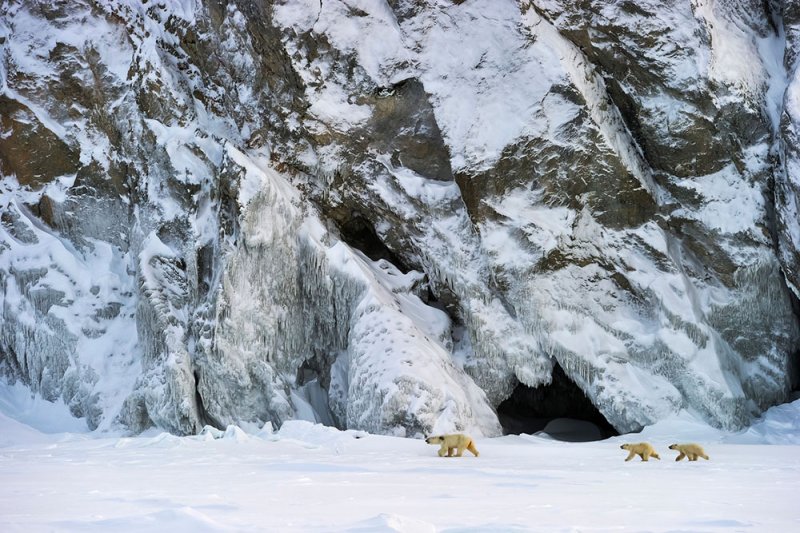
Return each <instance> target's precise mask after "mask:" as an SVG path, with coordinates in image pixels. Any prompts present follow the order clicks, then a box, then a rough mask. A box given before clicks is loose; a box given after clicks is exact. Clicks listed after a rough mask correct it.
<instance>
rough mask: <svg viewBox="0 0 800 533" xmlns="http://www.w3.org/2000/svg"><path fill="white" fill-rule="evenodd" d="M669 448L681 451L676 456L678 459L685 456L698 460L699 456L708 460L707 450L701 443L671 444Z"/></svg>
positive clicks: (691, 459)
mask: <svg viewBox="0 0 800 533" xmlns="http://www.w3.org/2000/svg"><path fill="white" fill-rule="evenodd" d="M669 449H670V450H676V451H678V452H680V453H679V454H678V457H676V458H675V460H676V461H680V460H681V459H683V458H684V457H688V458H689V460H690V461H697V458H698V457H702V458H703V459H705V460H706V461H708V455H706V451H705V450H704V449H703V447H702V446H700V445H699V444H694V443H688V444H670V445H669Z"/></svg>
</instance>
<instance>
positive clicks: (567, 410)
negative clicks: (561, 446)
mask: <svg viewBox="0 0 800 533" xmlns="http://www.w3.org/2000/svg"><path fill="white" fill-rule="evenodd" d="M497 415H498V418H499V419H500V424H501V425H502V426H503V432H504V433H505V434H506V435H519V434H522V433H526V434H533V433H537V432H540V431H542V432H545V433H547V434H548V435H550V436H551V437H552V438H554V439H556V440H562V441H569V442H587V441H593V440H603V439H607V438H609V437H613V436H616V435H619V433H618V432H617V431H616V430H615V429H614V427H613V426H612V425H611V424H610V423H609V422H608V420H606V418H605V417H604V416H603V415H602V414H601V413H600V411H598V410H597V407H595V406H594V404H592V402H591V401H590V400H589V398H588V397H587V396H586V394H585V393H584V392H583V391H582V390H581V389H580V388H579V387H578V386H577V385H576V384H575V383H574V382H573V381H572V380H571V379H570V378H569V377H568V376H567V374H566V373H565V372H564V370H563V369H562V368H561V366H560V365H558V364H556V365H555V367H554V368H553V381H552V382H551V383H550V384H549V385H543V386H540V387H528V386H526V385H523V384H522V383H520V384H519V385H517V387H516V388H515V389H514V392H512V393H511V396H509V397H508V398H507V399H506V400H505V401H503V403H501V404H500V405H499V406H498V408H497Z"/></svg>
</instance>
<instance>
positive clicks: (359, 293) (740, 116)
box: [0, 0, 800, 436]
mask: <svg viewBox="0 0 800 533" xmlns="http://www.w3.org/2000/svg"><path fill="white" fill-rule="evenodd" d="M2 9H3V13H4V15H3V17H2V19H0V90H1V92H0V128H1V130H0V172H2V181H1V182H0V209H1V210H2V217H0V222H1V223H2V224H1V225H0V284H2V288H3V290H2V291H0V313H2V321H1V322H0V372H2V374H3V376H4V379H5V380H6V381H7V382H9V383H13V382H15V381H20V382H22V383H24V384H25V385H26V386H28V387H30V388H31V389H32V390H33V391H35V392H36V393H37V394H39V395H41V396H42V397H43V398H45V399H48V400H57V399H62V400H63V401H64V403H65V404H66V405H67V406H68V407H69V409H70V411H71V412H72V413H73V414H74V415H76V416H83V417H85V419H86V421H87V423H88V424H89V426H90V427H91V428H96V427H100V428H103V429H108V428H112V427H115V426H122V427H124V428H127V429H129V430H130V431H133V432H139V431H142V430H144V429H146V428H148V427H150V426H157V427H159V428H163V429H166V430H169V431H171V432H174V433H178V434H191V433H196V432H198V431H199V430H200V429H201V428H202V427H203V426H204V425H205V424H212V425H214V426H217V427H220V428H221V427H225V426H226V425H228V424H230V423H236V424H241V425H245V426H247V424H255V425H256V426H258V427H260V426H261V425H263V423H264V422H266V421H271V422H273V423H275V424H276V425H277V424H281V423H282V422H284V421H286V420H288V419H292V418H304V419H307V420H311V421H318V422H324V423H326V424H329V425H335V426H338V427H340V428H350V429H359V430H368V431H371V432H375V433H386V434H396V435H407V436H413V435H416V434H422V433H427V432H431V431H437V432H438V431H451V430H455V429H459V430H461V429H464V430H469V431H471V432H472V433H474V434H482V435H486V436H490V435H496V434H499V433H500V432H501V431H502V429H501V427H500V423H499V421H498V418H497V415H496V413H495V411H496V409H497V407H498V406H499V405H500V404H501V402H503V401H504V400H506V399H507V398H509V397H510V396H512V395H513V394H515V391H516V390H521V389H523V388H525V387H528V388H534V389H536V388H545V387H548V385H549V383H550V382H551V380H552V379H553V376H554V375H556V374H555V373H554V369H555V368H556V366H558V367H560V368H561V369H563V374H564V375H566V376H567V378H568V379H569V380H571V381H572V382H574V384H576V385H577V387H578V388H579V389H580V391H582V392H583V393H584V394H585V395H586V396H587V397H588V399H589V400H590V401H591V403H592V404H593V405H594V406H595V407H596V408H597V410H598V411H599V413H600V414H601V415H602V416H603V417H605V419H607V420H608V421H609V422H610V423H611V424H612V425H613V426H614V427H615V428H616V429H617V430H619V431H628V430H635V429H640V428H641V427H643V426H647V425H650V424H653V423H655V422H657V421H659V420H664V419H668V418H670V417H673V416H675V415H677V414H679V413H682V412H687V411H688V412H690V413H693V414H695V415H697V416H699V417H700V418H701V419H702V420H704V421H705V422H706V423H708V424H711V425H713V426H716V427H722V428H729V429H730V428H739V427H742V426H744V425H746V424H748V423H749V422H750V421H751V420H752V419H753V417H754V416H756V415H758V414H759V413H760V412H762V411H763V410H764V409H766V408H767V407H769V406H770V405H773V404H776V403H779V402H781V401H784V400H785V399H786V398H787V394H788V392H789V390H790V388H791V385H792V379H793V375H794V374H795V373H796V361H793V360H792V358H793V357H796V353H797V351H798V338H799V337H800V333H798V322H797V317H796V315H795V313H794V310H793V305H794V306H795V308H796V303H797V300H796V298H797V294H798V290H797V287H798V281H797V271H798V259H797V258H798V250H800V237H799V236H798V235H800V229H799V227H798V222H797V221H798V217H797V204H798V199H797V198H798V187H797V183H798V172H800V171H799V170H798V169H800V165H799V164H798V154H796V153H795V151H796V150H795V148H796V146H797V145H798V143H797V142H796V141H797V139H796V137H797V135H796V133H797V128H798V124H800V118H798V117H800V112H798V109H800V106H798V104H797V102H796V100H798V98H797V95H796V94H795V93H797V92H798V90H800V89H798V82H797V80H796V78H797V68H796V65H797V53H796V50H797V31H798V30H797V26H798V12H797V9H796V8H795V7H793V6H791V5H789V6H786V7H785V8H782V7H781V6H780V5H779V4H778V3H760V2H726V1H723V0H717V1H700V0H692V1H686V2H678V3H673V4H670V5H668V6H665V5H664V4H663V2H657V1H643V2H636V3H635V5H634V4H633V3H630V2H621V3H585V5H584V4H580V5H578V4H575V3H574V2H561V1H560V0H520V1H518V2H515V1H513V0H491V1H489V0H466V1H451V0H434V1H430V2H416V1H412V0H392V1H388V0H387V1H384V0H347V1H343V0H324V1H321V2H320V1H318V0H308V1H306V0H283V1H275V2H259V3H254V2H248V1H244V0H243V1H230V2H202V1H200V0H183V1H181V2H167V1H150V2H147V3H141V2H137V1H135V0H108V1H102V2H100V1H95V0H76V1H74V2H69V3H63V4H62V3H52V2H46V1H38V0H26V1H18V2H5V3H3V4H2ZM559 375H561V374H559Z"/></svg>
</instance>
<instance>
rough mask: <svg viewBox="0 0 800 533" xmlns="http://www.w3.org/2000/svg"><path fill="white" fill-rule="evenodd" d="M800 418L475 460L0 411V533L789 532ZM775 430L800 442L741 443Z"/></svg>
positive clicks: (383, 445)
mask: <svg viewBox="0 0 800 533" xmlns="http://www.w3.org/2000/svg"><path fill="white" fill-rule="evenodd" d="M3 399H4V401H3V403H2V408H3V410H7V409H8V408H9V407H16V408H18V407H19V406H20V405H19V402H17V403H16V404H14V402H10V401H8V398H7V395H6V397H4V398H3ZM29 407H30V406H29ZM44 407H47V406H45V405H43V404H41V403H40V404H39V405H37V406H33V409H30V408H29V409H23V410H15V411H14V412H13V415H14V416H17V418H24V419H25V420H27V421H29V422H36V423H38V424H39V427H40V428H44V429H45V430H53V431H60V430H62V429H63V428H64V427H65V426H64V425H63V423H60V422H58V421H59V418H58V417H57V416H55V415H51V416H43V415H41V414H38V415H36V416H33V415H32V412H33V411H36V410H41V408H44ZM773 415H774V416H773ZM799 421H800V402H795V403H794V404H789V405H785V406H779V407H777V408H775V409H774V410H773V411H771V412H770V414H768V416H767V417H766V418H765V419H764V420H763V421H762V422H761V423H760V424H759V425H758V426H754V428H761V429H760V430H759V429H756V430H754V431H745V432H742V433H739V434H728V433H722V432H717V431H716V430H711V429H709V428H708V427H707V426H704V425H703V424H700V423H695V422H692V419H691V418H689V417H684V418H683V419H673V420H671V421H669V422H666V423H664V424H662V425H657V426H654V427H652V428H648V429H647V430H645V432H644V433H643V434H639V435H625V436H621V437H616V438H612V439H608V440H606V441H597V442H591V443H580V444H578V443H565V442H558V441H554V440H551V439H549V438H548V437H547V436H545V435H540V436H530V435H523V436H505V437H499V438H484V439H476V443H477V447H478V449H479V451H480V452H481V456H480V457H479V458H475V457H472V456H471V455H470V456H468V455H465V456H464V457H462V458H439V457H438V456H437V455H436V451H437V449H438V446H433V445H426V444H425V443H424V442H423V441H421V440H418V439H403V438H397V437H387V436H378V435H370V434H367V433H364V432H357V431H338V430H335V429H332V428H328V427H325V426H321V425H314V424H311V423H309V422H304V421H290V422H286V423H284V425H283V426H282V428H281V429H280V431H278V432H275V433H273V432H272V430H271V428H270V427H269V425H267V427H265V428H263V429H262V430H260V431H254V432H252V433H249V434H248V433H246V432H245V431H243V430H242V429H240V428H237V427H235V426H231V427H229V428H228V430H227V431H224V432H223V431H217V430H214V431H209V432H206V433H205V434H201V435H198V436H194V437H175V436H172V435H169V434H166V433H160V434H157V433H151V434H145V435H142V436H139V437H132V438H118V437H110V436H103V435H102V434H99V433H98V432H95V433H92V434H87V433H83V434H81V433H49V434H48V433H43V432H41V431H39V430H36V429H34V428H32V427H30V426H28V425H26V424H24V423H22V422H19V421H18V420H15V419H13V418H10V416H6V415H2V414H0V435H2V437H0V477H1V478H2V480H3V483H2V485H0V487H2V488H0V531H4V532H7V533H12V532H22V531H24V532H35V531H142V530H145V529H146V530H149V531H162V530H169V531H171V532H182V531H187V532H188V531H193V532H194V531H325V532H328V531H330V532H333V531H351V532H356V531H361V532H366V531H404V532H405V531H408V532H416V531H438V532H448V533H452V532H456V531H484V532H485V531H609V530H613V531H665V532H666V531H684V532H686V531H692V532H721V531H748V532H757V531H765V532H767V531H771V532H775V531H793V530H798V528H800V509H798V507H797V505H796V497H795V493H796V487H797V482H798V480H800V454H798V449H799V448H798V446H797V445H796V444H797V442H798V440H799V439H800V432H798V427H800V425H799V424H798V422H799ZM765 428H769V429H767V430H766V433H765V432H764V430H765ZM759 431H761V433H759ZM779 433H782V434H783V437H784V441H785V442H793V443H794V444H791V445H766V444H749V445H745V444H735V443H734V442H738V441H742V442H765V441H766V440H768V439H767V438H766V436H767V434H768V435H771V436H772V437H771V438H773V439H775V438H777V437H778V434H779ZM757 434H760V435H761V436H760V437H759V438H756V436H755V435H757ZM668 435H673V436H675V437H676V438H675V439H670V438H668V437H667V436H668ZM214 436H216V437H217V438H214ZM690 439H691V440H694V439H696V440H697V441H698V442H701V443H702V444H703V445H704V446H705V447H706V451H707V452H708V454H709V455H710V457H711V460H710V461H704V460H702V459H701V460H699V461H698V462H694V463H689V462H687V461H682V462H675V461H674V459H675V457H676V455H677V454H676V453H675V452H673V451H671V450H668V449H667V446H668V445H669V444H670V443H671V442H674V441H680V442H685V441H686V440H690ZM640 440H649V441H650V442H651V443H652V444H653V445H654V446H655V447H656V449H657V451H658V452H659V453H660V455H661V457H662V460H661V461H657V460H653V459H651V460H650V462H647V463H644V462H641V461H639V460H638V458H637V459H636V460H633V461H630V462H627V463H626V462H624V459H625V457H626V455H627V452H625V451H623V450H620V449H619V445H620V444H621V443H623V442H638V441H640Z"/></svg>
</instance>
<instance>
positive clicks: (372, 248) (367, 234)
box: [339, 212, 409, 273]
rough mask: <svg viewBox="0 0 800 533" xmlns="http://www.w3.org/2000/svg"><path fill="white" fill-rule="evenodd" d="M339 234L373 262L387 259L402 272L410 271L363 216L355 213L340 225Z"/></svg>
mask: <svg viewBox="0 0 800 533" xmlns="http://www.w3.org/2000/svg"><path fill="white" fill-rule="evenodd" d="M339 232H340V234H341V237H342V240H343V241H344V242H346V243H347V244H348V245H350V246H351V247H353V248H355V249H357V250H360V251H361V252H363V253H364V255H366V256H367V257H369V258H370V259H372V260H373V261H377V260H379V259H385V260H386V261H389V262H390V263H392V264H393V265H394V266H396V267H397V268H398V269H400V271H401V272H404V273H405V272H408V271H409V268H408V267H407V266H406V265H405V264H404V263H403V261H402V260H401V259H400V258H399V257H398V256H397V255H396V254H395V253H394V252H392V250H390V249H389V247H388V246H386V244H385V243H384V242H383V241H382V240H381V238H380V237H378V232H376V231H375V227H374V226H373V225H372V223H371V222H370V221H369V220H367V218H366V217H364V216H363V215H361V214H359V213H357V212H354V213H353V214H352V216H351V217H350V218H349V219H348V220H346V221H344V222H343V223H341V224H340V225H339Z"/></svg>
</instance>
